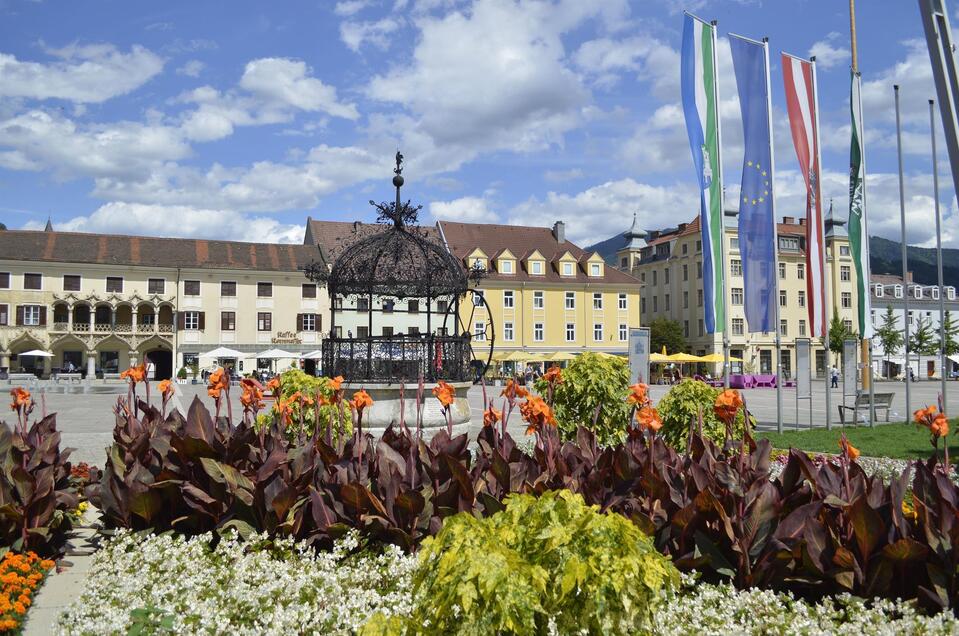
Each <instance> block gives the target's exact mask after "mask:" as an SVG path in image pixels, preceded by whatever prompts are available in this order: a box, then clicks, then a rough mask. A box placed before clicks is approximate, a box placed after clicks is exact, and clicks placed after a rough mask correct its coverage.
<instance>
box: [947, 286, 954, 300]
mask: <svg viewBox="0 0 959 636" xmlns="http://www.w3.org/2000/svg"><path fill="white" fill-rule="evenodd" d="M946 298H948V299H949V300H955V299H956V288H955V287H951V286H948V287H946Z"/></svg>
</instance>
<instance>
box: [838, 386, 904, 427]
mask: <svg viewBox="0 0 959 636" xmlns="http://www.w3.org/2000/svg"><path fill="white" fill-rule="evenodd" d="M895 396H896V394H895V393H875V394H874V395H873V419H875V418H876V417H877V416H876V411H878V410H880V409H883V410H885V411H886V417H885V421H886V422H888V421H889V409H890V408H892V399H893V398H894V397H895ZM846 411H852V414H853V417H852V421H853V424H855V423H857V422H858V421H859V411H866V413H867V414H868V413H869V393H864V392H862V391H860V392H859V393H857V394H856V401H855V402H854V403H853V404H852V406H850V405H848V404H840V405H839V421H840V422H842V423H843V424H845V423H846Z"/></svg>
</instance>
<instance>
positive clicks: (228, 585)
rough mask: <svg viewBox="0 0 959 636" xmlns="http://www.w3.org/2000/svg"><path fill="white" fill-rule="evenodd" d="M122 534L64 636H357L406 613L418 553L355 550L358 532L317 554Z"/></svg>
mask: <svg viewBox="0 0 959 636" xmlns="http://www.w3.org/2000/svg"><path fill="white" fill-rule="evenodd" d="M212 538H213V537H212V536H211V535H199V536H196V537H192V538H189V539H185V538H183V537H177V536H173V535H170V534H164V535H151V536H143V535H141V534H134V533H130V532H126V531H121V532H120V533H118V535H117V536H116V537H115V538H113V539H112V540H110V541H109V542H108V543H107V544H106V545H105V547H104V548H103V549H102V550H100V551H99V552H98V553H97V554H96V555H95V556H94V562H93V565H92V568H91V571H90V573H89V575H88V580H87V582H86V584H85V585H84V587H83V589H82V591H81V592H80V595H79V597H78V598H77V599H76V600H75V601H74V602H73V603H72V604H71V605H69V606H68V607H67V608H66V609H65V610H64V611H63V613H62V614H61V615H60V617H59V619H58V622H57V632H58V633H59V634H70V635H74V634H89V635H97V636H104V635H112V634H118V635H120V634H127V633H128V632H130V633H133V632H132V631H131V629H132V628H134V627H136V628H138V629H139V631H138V632H137V633H177V634H230V635H237V636H241V635H246V634H249V635H254V634H256V635H260V634H262V635H274V634H275V635H287V634H300V633H306V632H309V633H315V634H331V635H332V634H351V633H353V632H354V631H355V630H356V629H357V628H358V627H359V626H360V625H361V624H362V623H364V622H365V621H366V619H367V617H369V616H370V615H371V614H373V613H374V612H380V613H382V614H386V615H393V614H400V615H406V614H409V612H410V610H411V588H412V586H411V576H412V570H413V567H414V566H415V563H416V557H415V556H409V555H405V554H403V552H402V551H401V550H399V549H398V548H396V547H395V546H384V547H383V549H382V551H381V552H378V553H371V552H356V550H357V549H358V548H359V535H358V533H356V532H355V531H353V532H351V533H350V534H348V535H347V536H346V537H345V538H344V539H342V540H340V541H338V542H337V543H336V544H335V547H334V549H333V550H332V551H331V552H318V551H316V550H315V549H314V548H312V547H310V546H309V545H307V544H306V543H295V542H293V541H292V540H287V539H280V540H268V539H267V537H266V536H264V535H254V536H253V537H251V538H250V539H249V540H247V541H243V542H241V541H240V540H239V539H238V538H237V537H236V536H235V535H230V536H228V537H227V538H225V539H223V540H221V541H220V542H219V543H217V544H216V546H215V547H211V540H212Z"/></svg>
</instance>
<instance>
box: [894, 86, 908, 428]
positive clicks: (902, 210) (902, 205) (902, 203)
mask: <svg viewBox="0 0 959 636" xmlns="http://www.w3.org/2000/svg"><path fill="white" fill-rule="evenodd" d="M892 88H893V92H894V93H895V95H896V151H897V154H898V156H899V219H900V223H901V225H902V285H903V290H904V293H903V295H902V300H903V303H902V306H903V318H902V322H903V328H904V329H905V336H906V337H905V346H904V347H903V357H904V359H905V365H904V366H903V373H904V374H905V380H906V419H907V420H908V419H909V416H910V415H911V414H912V401H911V399H910V395H909V384H910V382H909V375H910V373H909V371H910V367H909V278H908V276H909V254H908V250H907V249H906V192H905V187H904V186H903V177H902V125H901V123H900V119H899V85H898V84H896V85H895V86H893V87H892Z"/></svg>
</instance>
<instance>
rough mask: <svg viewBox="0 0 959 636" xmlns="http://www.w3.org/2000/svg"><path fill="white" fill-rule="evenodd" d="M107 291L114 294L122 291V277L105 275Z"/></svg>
mask: <svg viewBox="0 0 959 636" xmlns="http://www.w3.org/2000/svg"><path fill="white" fill-rule="evenodd" d="M107 291H108V292H113V293H116V294H120V293H123V277H121V276H107Z"/></svg>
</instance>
